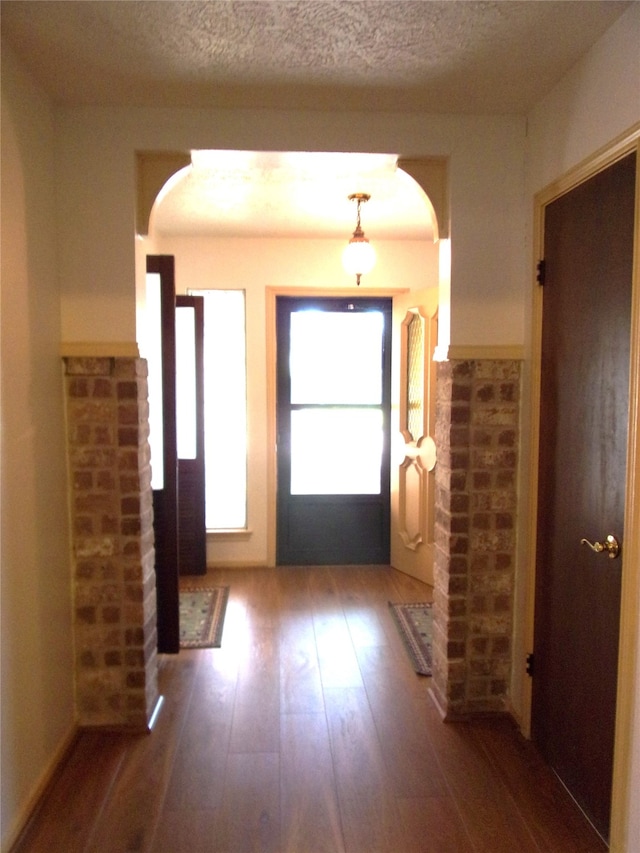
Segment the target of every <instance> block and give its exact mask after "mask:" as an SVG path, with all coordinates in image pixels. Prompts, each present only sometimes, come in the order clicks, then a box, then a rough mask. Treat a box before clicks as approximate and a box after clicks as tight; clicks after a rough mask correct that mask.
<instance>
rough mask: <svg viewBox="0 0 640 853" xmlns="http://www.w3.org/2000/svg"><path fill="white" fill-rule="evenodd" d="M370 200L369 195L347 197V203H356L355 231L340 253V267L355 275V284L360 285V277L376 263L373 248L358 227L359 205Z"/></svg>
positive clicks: (357, 194)
mask: <svg viewBox="0 0 640 853" xmlns="http://www.w3.org/2000/svg"><path fill="white" fill-rule="evenodd" d="M370 198H371V196H370V195H369V193H352V194H351V195H350V196H349V201H355V202H357V204H358V214H357V220H356V230H355V231H354V232H353V236H352V237H351V239H350V240H349V243H348V245H347V246H346V247H345V249H344V251H343V253H342V265H343V266H344V268H345V270H346V271H347V272H348V273H349V275H355V277H356V283H357V284H360V276H362V275H365V273H368V272H371V270H372V269H373V267H374V265H375V262H376V253H375V251H374V248H373V246H371V245H370V243H369V241H368V240H367V238H366V237H365V236H364V231H363V230H362V226H361V225H360V205H361V204H362V202H364V201H369V199H370Z"/></svg>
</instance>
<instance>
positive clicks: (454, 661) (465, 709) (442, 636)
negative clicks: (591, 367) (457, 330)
mask: <svg viewBox="0 0 640 853" xmlns="http://www.w3.org/2000/svg"><path fill="white" fill-rule="evenodd" d="M436 393H437V403H436V444H437V447H438V464H437V466H436V517H435V522H436V523H435V545H436V548H435V567H434V583H435V590H434V638H433V645H434V648H433V655H434V678H433V685H432V692H433V694H434V698H435V699H436V701H437V703H438V705H439V706H440V708H441V710H442V712H443V713H444V715H445V717H446V718H449V719H454V718H456V717H461V716H467V715H469V714H474V713H486V712H498V711H503V710H505V708H506V699H507V695H508V688H509V673H510V669H511V634H512V619H513V572H514V560H515V548H516V541H515V531H516V510H517V506H516V503H517V493H516V485H517V484H516V473H517V464H518V435H519V433H518V424H519V399H520V363H519V362H517V361H510V360H474V361H449V362H442V363H440V364H439V365H438V373H437V392H436Z"/></svg>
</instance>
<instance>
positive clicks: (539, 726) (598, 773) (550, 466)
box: [532, 154, 636, 839]
mask: <svg viewBox="0 0 640 853" xmlns="http://www.w3.org/2000/svg"><path fill="white" fill-rule="evenodd" d="M635 171H636V162H635V155H634V154H632V155H629V156H627V157H625V158H624V159H621V160H619V161H618V162H616V163H614V164H613V165H611V166H610V167H608V168H607V169H605V170H604V171H602V172H600V173H599V174H597V175H595V176H594V177H592V178H590V179H589V180H587V181H586V182H585V183H583V184H580V185H579V186H577V187H576V188H575V189H573V190H571V191H570V192H568V193H566V194H565V195H563V196H561V197H559V198H558V199H556V200H555V201H553V202H552V203H550V204H549V205H548V206H547V207H546V210H545V216H544V261H545V279H544V291H543V303H544V307H543V331H542V364H541V367H542V376H541V413H540V461H539V493H538V535H537V564H536V594H535V625H534V632H535V633H534V658H533V684H532V688H533V695H532V736H533V739H534V741H535V742H536V743H537V745H538V746H539V748H540V749H541V751H542V753H543V755H544V756H545V758H546V759H547V761H548V762H549V763H550V765H551V766H552V767H553V768H554V769H555V771H556V772H557V774H558V776H559V777H560V779H561V780H562V781H563V782H564V784H565V785H566V787H567V788H568V790H569V791H570V792H571V794H572V795H573V796H574V798H575V799H576V801H577V802H578V804H579V805H580V806H581V807H582V809H583V810H584V811H585V813H586V814H587V816H588V817H589V818H590V820H591V821H592V823H593V824H594V826H595V827H596V829H597V830H598V831H599V832H600V834H601V835H602V836H603V837H604V838H605V839H606V838H607V837H608V833H609V821H610V807H611V789H612V771H613V744H614V726H615V710H616V682H617V662H618V641H619V613H620V586H621V573H622V570H623V560H624V544H623V537H624V531H623V523H624V508H625V475H626V451H627V429H628V404H629V354H630V338H629V336H630V318H631V282H632V264H633V244H634V204H635V182H636V181H635ZM608 535H612V536H614V537H615V538H616V539H617V540H618V541H619V542H620V543H621V545H622V551H621V553H620V555H619V556H618V557H616V558H611V556H610V554H609V553H608V551H607V550H606V549H603V550H601V551H599V552H598V551H593V550H592V549H591V548H590V547H589V546H588V544H586V543H584V542H582V540H583V539H586V540H589V541H591V542H592V543H606V537H607V536H608Z"/></svg>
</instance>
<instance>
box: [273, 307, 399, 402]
mask: <svg viewBox="0 0 640 853" xmlns="http://www.w3.org/2000/svg"><path fill="white" fill-rule="evenodd" d="M383 330H384V317H383V314H382V312H381V311H363V312H341V313H338V312H331V311H295V312H293V313H292V314H291V342H290V372H291V403H292V404H294V405H295V404H309V403H316V404H318V403H328V404H332V403H333V404H340V403H346V404H350V405H354V404H365V405H367V404H368V405H379V404H380V403H381V402H382V361H381V353H382V334H383Z"/></svg>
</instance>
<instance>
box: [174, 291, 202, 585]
mask: <svg viewBox="0 0 640 853" xmlns="http://www.w3.org/2000/svg"><path fill="white" fill-rule="evenodd" d="M176 430H177V452H178V570H179V573H180V574H181V575H204V574H206V573H207V530H206V519H205V457H204V299H203V298H202V296H176Z"/></svg>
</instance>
